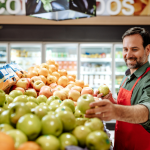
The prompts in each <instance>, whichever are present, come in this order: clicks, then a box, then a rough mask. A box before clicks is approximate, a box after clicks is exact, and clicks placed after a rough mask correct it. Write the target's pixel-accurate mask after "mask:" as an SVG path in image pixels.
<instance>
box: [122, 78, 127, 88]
mask: <svg viewBox="0 0 150 150" xmlns="http://www.w3.org/2000/svg"><path fill="white" fill-rule="evenodd" d="M127 78H128V77H126V78H125V80H124V81H123V83H122V85H121V87H122V86H123V85H124V83H125V81H126V80H127Z"/></svg>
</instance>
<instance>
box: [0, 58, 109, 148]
mask: <svg viewBox="0 0 150 150" xmlns="http://www.w3.org/2000/svg"><path fill="white" fill-rule="evenodd" d="M93 94H94V93H93V90H92V88H90V87H88V85H85V84H84V82H83V81H80V80H76V76H75V75H69V74H68V73H67V71H66V70H58V64H56V63H55V61H53V60H49V61H47V62H46V63H43V64H41V65H40V66H35V67H31V68H29V71H28V74H27V78H20V79H19V80H18V81H17V82H16V85H14V86H13V87H12V88H11V91H10V92H9V93H8V94H5V92H4V91H2V90H0V131H1V132H0V149H1V150H15V149H16V150H65V148H66V147H67V146H70V145H73V146H79V147H83V148H84V147H87V148H88V149H89V150H108V149H109V148H110V141H109V137H108V136H107V134H106V133H105V132H104V125H103V122H102V121H101V120H100V119H98V118H93V119H89V118H85V117H84V114H85V112H86V110H87V109H89V108H90V107H89V104H90V103H91V102H94V101H95V98H94V96H93Z"/></svg>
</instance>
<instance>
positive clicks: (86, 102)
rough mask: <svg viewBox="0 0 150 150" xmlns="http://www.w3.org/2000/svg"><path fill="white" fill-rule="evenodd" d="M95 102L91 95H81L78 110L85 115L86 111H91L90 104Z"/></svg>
mask: <svg viewBox="0 0 150 150" xmlns="http://www.w3.org/2000/svg"><path fill="white" fill-rule="evenodd" d="M92 102H95V100H94V97H93V96H92V95H90V94H84V95H81V96H80V97H79V98H78V101H77V107H78V109H79V110H80V111H81V112H82V113H83V114H85V113H86V110H88V109H90V103H92Z"/></svg>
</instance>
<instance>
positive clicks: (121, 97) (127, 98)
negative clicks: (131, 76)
mask: <svg viewBox="0 0 150 150" xmlns="http://www.w3.org/2000/svg"><path fill="white" fill-rule="evenodd" d="M148 71H150V67H148V68H147V70H146V72H145V73H144V74H146V73H147V72H148ZM144 74H143V75H144ZM143 75H142V76H143ZM142 76H140V77H139V78H138V79H137V81H136V82H135V84H134V85H133V87H132V89H131V91H128V90H126V89H124V88H122V86H123V84H124V83H125V81H126V79H127V78H126V79H125V81H124V82H123V84H122V86H121V88H120V90H119V94H118V98H117V104H120V105H128V106H131V97H132V92H133V90H134V87H135V86H136V84H137V83H138V81H139V80H140V79H141V78H142ZM114 150H150V133H149V132H147V131H146V130H145V129H144V128H143V126H141V125H140V124H131V123H127V122H122V121H116V126H115V145H114Z"/></svg>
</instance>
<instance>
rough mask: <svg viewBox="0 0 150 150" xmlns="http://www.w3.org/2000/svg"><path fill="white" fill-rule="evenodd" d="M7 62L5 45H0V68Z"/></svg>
mask: <svg viewBox="0 0 150 150" xmlns="http://www.w3.org/2000/svg"><path fill="white" fill-rule="evenodd" d="M6 62H7V45H6V44H0V67H1V66H3V65H4V64H5V63H6Z"/></svg>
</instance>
